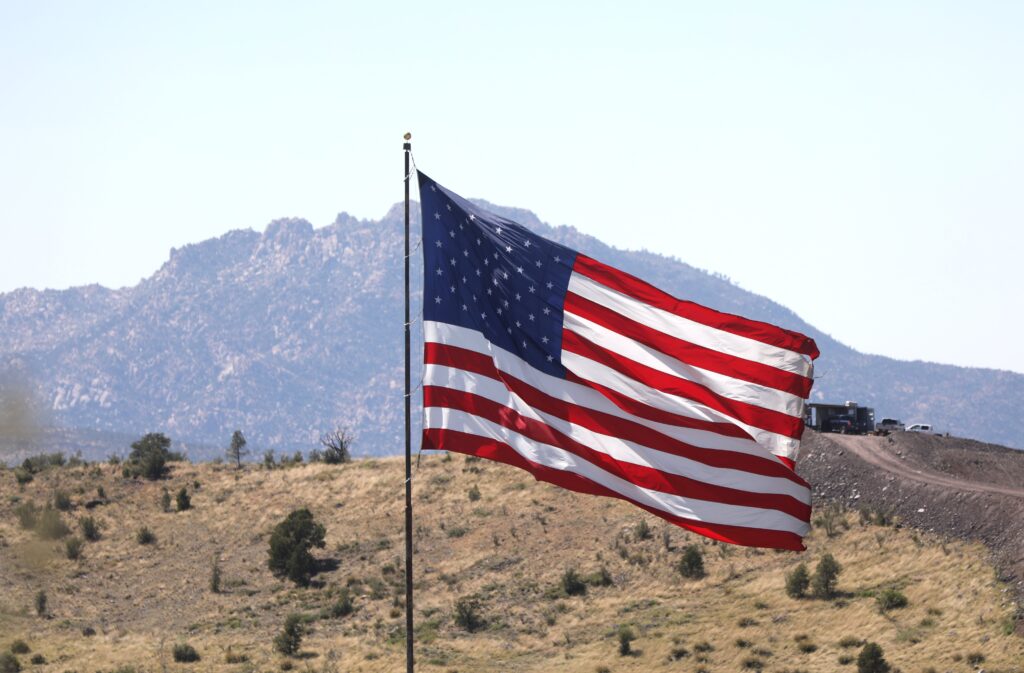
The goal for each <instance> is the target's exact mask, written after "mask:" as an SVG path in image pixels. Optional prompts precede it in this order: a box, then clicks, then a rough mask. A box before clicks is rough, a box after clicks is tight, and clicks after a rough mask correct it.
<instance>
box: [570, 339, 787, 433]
mask: <svg viewBox="0 0 1024 673" xmlns="http://www.w3.org/2000/svg"><path fill="white" fill-rule="evenodd" d="M562 349H563V350H567V351H569V352H571V353H576V354H577V355H582V356H583V357H585V358H589V359H591V360H593V361H595V362H599V363H601V364H603V365H605V366H607V367H610V368H612V369H614V370H615V371H617V372H619V373H621V374H625V375H626V376H629V377H630V378H632V379H634V380H636V381H639V382H640V383H643V384H644V385H647V386H650V387H652V388H656V389H657V390H660V391H662V392H665V393H669V394H672V395H678V396H679V397H685V398H686V399H689V400H693V401H694V402H697V403H698V404H702V405H704V406H706V407H708V408H709V409H715V410H716V411H720V412H722V413H723V414H727V415H729V416H732V417H733V418H735V419H737V420H739V421H741V422H743V423H746V424H748V425H752V426H754V427H756V428H760V429H762V430H768V431H769V432H774V433H777V434H780V435H785V436H786V437H792V438H793V439H800V436H801V435H802V434H803V429H804V427H803V425H804V424H803V420H802V419H800V418H796V417H794V416H789V415H787V414H784V413H781V412H778V411H774V410H772V409H765V408H764V407H759V406H757V405H755V404H750V403H747V402H740V401H739V400H734V399H730V398H728V397H724V396H722V395H719V394H717V393H715V392H712V391H711V390H708V389H707V388H706V387H704V386H702V385H700V384H699V383H694V382H693V381H688V380H686V379H684V378H681V377H679V376H674V375H672V374H666V373H665V372H662V371H658V370H657V369H654V368H653V367H648V366H647V365H642V364H640V363H639V362H635V361H633V360H630V359H629V358H626V357H623V356H621V355H619V354H618V353H613V352H612V351H610V350H607V349H605V348H602V347H601V346H598V345H597V344H595V343H593V342H591V341H590V340H589V339H586V338H585V337H581V336H580V335H579V334H576V333H575V332H570V331H569V330H568V329H563V330H562ZM577 375H579V372H577Z"/></svg>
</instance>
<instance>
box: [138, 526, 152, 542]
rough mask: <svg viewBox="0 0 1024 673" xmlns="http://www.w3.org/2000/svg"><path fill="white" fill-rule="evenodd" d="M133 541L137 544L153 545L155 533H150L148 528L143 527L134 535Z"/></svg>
mask: <svg viewBox="0 0 1024 673" xmlns="http://www.w3.org/2000/svg"><path fill="white" fill-rule="evenodd" d="M135 541H136V542H138V543H139V544H155V543H156V533H154V532H153V531H151V530H150V529H149V527H148V526H143V527H142V528H140V529H139V530H138V532H137V533H135Z"/></svg>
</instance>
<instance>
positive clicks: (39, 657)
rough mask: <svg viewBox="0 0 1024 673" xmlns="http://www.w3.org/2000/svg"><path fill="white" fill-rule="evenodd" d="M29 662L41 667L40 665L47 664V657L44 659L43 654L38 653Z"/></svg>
mask: <svg viewBox="0 0 1024 673" xmlns="http://www.w3.org/2000/svg"><path fill="white" fill-rule="evenodd" d="M28 661H29V663H31V664H35V665H36V666H40V665H42V664H45V663H46V657H44V656H43V655H42V654H40V653H38V652H36V653H35V654H33V655H32V658H31V659H29V660H28Z"/></svg>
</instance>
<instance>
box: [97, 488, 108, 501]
mask: <svg viewBox="0 0 1024 673" xmlns="http://www.w3.org/2000/svg"><path fill="white" fill-rule="evenodd" d="M96 497H97V498H99V499H100V500H106V499H107V492H106V491H104V490H103V487H102V486H97V487H96Z"/></svg>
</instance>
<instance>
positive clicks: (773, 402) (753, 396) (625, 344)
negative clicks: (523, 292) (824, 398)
mask: <svg viewBox="0 0 1024 673" xmlns="http://www.w3.org/2000/svg"><path fill="white" fill-rule="evenodd" d="M564 325H565V328H566V329H568V330H570V331H572V332H575V333H576V334H578V335H580V336H581V337H583V338H585V339H587V340H588V341H590V342H592V343H594V344H596V345H598V346H600V347H601V348H604V349H605V350H609V351H612V352H613V353H617V354H619V355H621V356H623V357H626V358H629V359H630V360H632V361H633V362H638V363H640V364H642V365H645V366H647V367H650V368H652V369H655V370H657V371H659V372H663V373H665V374H671V375H673V376H678V377H679V378H682V379H686V380H687V381H692V382H694V383H696V384H699V385H701V386H704V387H705V388H707V389H708V390H711V391H712V392H715V393H718V394H719V395H722V396H723V397H727V398H729V399H731V400H736V401H737V402H745V403H747V404H753V405H756V406H759V407H763V408H765V409H771V410H772V411H778V412H779V413H783V414H787V415H789V416H793V417H795V418H801V417H802V415H803V406H804V401H803V399H802V398H800V397H797V396H796V395H793V394H792V393H787V392H784V391H781V390H778V389H776V388H769V387H767V386H762V385H759V384H757V383H751V382H750V381H745V380H743V379H738V378H734V377H732V376H726V375H725V374H719V373H718V372H712V371H708V370H706V369H701V368H700V367H695V366H693V365H691V364H687V363H685V362H682V361H680V360H678V359H676V358H674V357H672V356H670V355H666V354H665V353H662V352H661V351H659V350H657V349H654V348H651V347H650V346H647V345H644V344H642V343H640V342H639V341H636V340H635V339H631V338H629V337H627V336H624V335H622V334H620V333H618V332H616V331H614V330H611V329H608V328H607V327H604V326H603V325H598V324H597V323H595V322H593V321H592V320H589V319H587V318H584V317H583V316H579V315H576V314H574V313H570V312H569V311H568V310H567V311H566V312H565V322H564ZM598 383H600V382H598Z"/></svg>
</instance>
